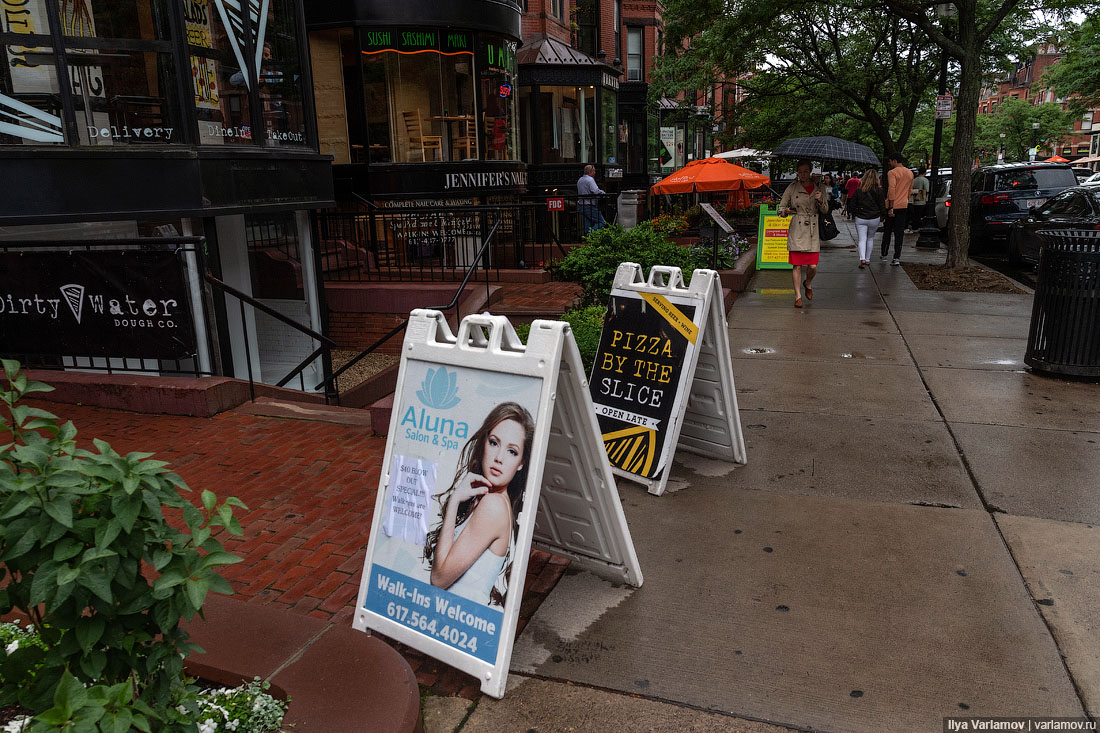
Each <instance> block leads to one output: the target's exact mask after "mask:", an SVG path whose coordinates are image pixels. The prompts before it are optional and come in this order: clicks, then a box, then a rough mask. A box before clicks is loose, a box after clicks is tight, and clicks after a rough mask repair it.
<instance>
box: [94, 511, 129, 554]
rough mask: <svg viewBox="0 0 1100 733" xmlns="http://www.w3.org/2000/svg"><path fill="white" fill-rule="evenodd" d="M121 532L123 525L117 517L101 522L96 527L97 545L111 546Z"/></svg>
mask: <svg viewBox="0 0 1100 733" xmlns="http://www.w3.org/2000/svg"><path fill="white" fill-rule="evenodd" d="M121 532H122V525H121V524H120V523H119V521H118V520H117V519H113V518H112V519H110V520H109V521H106V522H100V523H99V524H97V525H96V528H95V546H96V547H107V546H109V545H110V544H111V543H112V542H114V541H115V538H117V537H118V535H119V534H120V533H121Z"/></svg>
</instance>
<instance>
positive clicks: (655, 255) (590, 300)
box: [558, 222, 695, 306]
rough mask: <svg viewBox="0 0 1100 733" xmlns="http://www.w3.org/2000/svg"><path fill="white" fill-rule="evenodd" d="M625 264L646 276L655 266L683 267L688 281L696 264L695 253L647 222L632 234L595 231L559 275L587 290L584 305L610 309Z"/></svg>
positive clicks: (613, 228)
mask: <svg viewBox="0 0 1100 733" xmlns="http://www.w3.org/2000/svg"><path fill="white" fill-rule="evenodd" d="M623 262H637V263H638V264H639V265H641V267H642V272H643V273H648V272H649V270H650V268H652V267H653V266H654V265H666V266H669V267H679V268H680V269H681V270H682V271H683V273H684V279H685V281H686V280H688V279H689V278H690V277H691V272H692V269H693V268H694V264H695V260H694V258H693V257H692V254H691V251H690V250H688V249H687V248H685V247H678V246H677V245H675V244H673V243H672V242H671V241H670V240H669V239H668V237H667V236H665V235H664V234H661V233H660V232H657V231H655V230H654V229H653V227H651V226H649V225H648V223H646V222H643V223H642V224H639V225H638V226H636V227H634V228H633V229H631V230H630V231H626V230H624V229H623V228H622V227H621V226H618V225H617V224H616V225H612V226H606V227H601V228H599V229H593V230H592V231H591V232H589V233H588V234H587V235H586V236H585V243H584V244H583V245H581V246H580V247H577V248H575V249H573V250H572V251H570V253H569V254H568V255H567V256H566V257H565V259H563V260H562V261H561V263H560V266H559V269H558V274H559V276H560V277H561V278H562V279H564V280H569V281H571V282H576V283H580V284H581V286H582V287H583V292H582V293H581V301H580V302H581V305H582V306H585V305H601V306H603V305H606V304H607V298H608V296H609V295H610V294H611V285H612V283H613V282H614V280H615V272H616V270H618V269H619V264H620V263H623Z"/></svg>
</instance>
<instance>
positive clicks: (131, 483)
mask: <svg viewBox="0 0 1100 733" xmlns="http://www.w3.org/2000/svg"><path fill="white" fill-rule="evenodd" d="M140 486H141V479H140V478H138V477H137V476H134V475H133V474H130V475H128V476H123V477H122V490H123V491H125V492H126V493H127V494H132V493H134V492H135V491H137V490H138V488H139V487H140Z"/></svg>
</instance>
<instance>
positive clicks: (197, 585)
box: [186, 579, 209, 611]
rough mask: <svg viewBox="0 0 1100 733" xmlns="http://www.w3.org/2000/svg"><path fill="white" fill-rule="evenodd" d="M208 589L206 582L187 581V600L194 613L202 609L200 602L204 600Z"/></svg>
mask: <svg viewBox="0 0 1100 733" xmlns="http://www.w3.org/2000/svg"><path fill="white" fill-rule="evenodd" d="M208 588H209V584H208V583H207V582H206V580H191V579H188V581H187V587H186V590H187V600H189V601H190V602H191V606H192V608H194V609H195V610H196V611H197V610H199V609H200V608H202V602H203V601H204V600H206V591H207V589H208Z"/></svg>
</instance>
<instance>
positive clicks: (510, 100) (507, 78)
mask: <svg viewBox="0 0 1100 733" xmlns="http://www.w3.org/2000/svg"><path fill="white" fill-rule="evenodd" d="M479 48H480V63H481V64H482V66H481V79H480V82H481V83H480V92H481V105H482V108H481V111H482V119H483V123H484V127H485V158H486V159H487V160H515V159H516V154H517V152H518V150H519V144H518V137H519V130H518V125H517V124H516V95H515V93H514V89H515V85H516V43H515V42H513V41H508V40H505V39H503V38H494V37H492V36H488V37H483V38H482V40H481V43H480V44H479Z"/></svg>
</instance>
